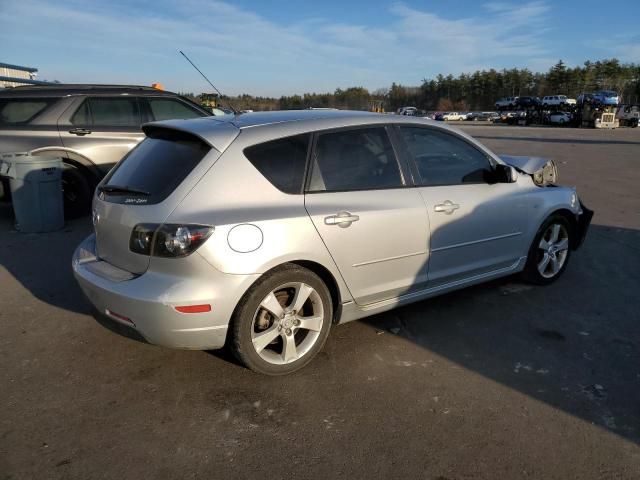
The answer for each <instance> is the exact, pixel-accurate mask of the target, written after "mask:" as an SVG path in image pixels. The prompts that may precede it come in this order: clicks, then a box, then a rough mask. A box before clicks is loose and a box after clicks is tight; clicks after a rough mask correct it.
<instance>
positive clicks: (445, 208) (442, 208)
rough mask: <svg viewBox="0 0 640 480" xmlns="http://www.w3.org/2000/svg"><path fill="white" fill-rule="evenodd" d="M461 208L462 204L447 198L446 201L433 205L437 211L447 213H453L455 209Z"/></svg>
mask: <svg viewBox="0 0 640 480" xmlns="http://www.w3.org/2000/svg"><path fill="white" fill-rule="evenodd" d="M459 208H460V205H458V204H457V203H453V202H452V201H451V200H445V201H444V202H442V203H439V204H438V205H436V206H434V207H433V209H434V210H435V211H436V212H440V213H445V214H447V215H451V214H452V213H453V212H454V210H457V209H459Z"/></svg>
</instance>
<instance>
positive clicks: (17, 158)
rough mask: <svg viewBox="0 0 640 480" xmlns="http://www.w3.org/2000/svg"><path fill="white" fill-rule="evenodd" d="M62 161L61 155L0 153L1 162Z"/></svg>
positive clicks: (46, 162)
mask: <svg viewBox="0 0 640 480" xmlns="http://www.w3.org/2000/svg"><path fill="white" fill-rule="evenodd" d="M60 161H61V158H60V157H57V156H53V155H31V154H30V152H13V153H0V162H4V163H13V164H15V165H20V164H30V165H31V164H33V163H36V162H37V163H38V164H42V163H44V164H49V163H58V162H60Z"/></svg>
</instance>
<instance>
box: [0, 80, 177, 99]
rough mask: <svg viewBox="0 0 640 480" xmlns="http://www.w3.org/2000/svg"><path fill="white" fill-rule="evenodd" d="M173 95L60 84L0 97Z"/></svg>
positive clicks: (10, 91) (125, 87)
mask: <svg viewBox="0 0 640 480" xmlns="http://www.w3.org/2000/svg"><path fill="white" fill-rule="evenodd" d="M88 94H96V95H101V94H102V95H104V94H112V95H132V94H135V95H172V96H177V95H178V94H176V93H173V92H169V91H167V90H158V89H157V88H154V87H146V86H143V85H102V84H89V83H77V84H76V83H59V84H54V85H24V86H20V87H13V88H7V89H4V90H0V97H3V98H7V97H12V98H13V97H66V96H69V95H88Z"/></svg>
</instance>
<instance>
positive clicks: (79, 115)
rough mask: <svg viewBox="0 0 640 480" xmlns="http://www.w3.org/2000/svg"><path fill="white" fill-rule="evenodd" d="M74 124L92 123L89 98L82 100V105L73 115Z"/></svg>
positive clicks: (72, 121)
mask: <svg viewBox="0 0 640 480" xmlns="http://www.w3.org/2000/svg"><path fill="white" fill-rule="evenodd" d="M71 123H72V124H73V125H91V112H90V111H89V100H85V101H84V102H82V105H80V107H79V108H78V110H76V113H74V114H73V116H72V117H71Z"/></svg>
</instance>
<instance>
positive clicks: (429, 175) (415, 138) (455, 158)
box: [400, 127, 491, 185]
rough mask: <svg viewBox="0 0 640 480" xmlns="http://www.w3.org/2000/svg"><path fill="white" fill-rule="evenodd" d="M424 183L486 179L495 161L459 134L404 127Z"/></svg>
mask: <svg viewBox="0 0 640 480" xmlns="http://www.w3.org/2000/svg"><path fill="white" fill-rule="evenodd" d="M400 131H401V132H402V137H403V138H404V141H405V143H406V145H407V148H408V150H409V152H410V154H411V156H412V157H413V158H414V160H415V163H416V166H417V167H418V172H419V173H420V177H421V179H422V185H457V184H462V183H481V182H484V181H485V180H484V179H485V178H486V174H487V172H488V171H489V170H490V169H491V164H490V163H489V159H488V158H487V156H486V155H485V154H484V153H482V152H481V151H480V150H478V149H476V148H475V147H473V146H471V145H470V144H469V143H467V142H466V141H464V140H462V139H460V138H458V137H457V136H455V135H452V134H449V133H446V132H441V131H438V130H435V129H427V128H415V127H401V128H400Z"/></svg>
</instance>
